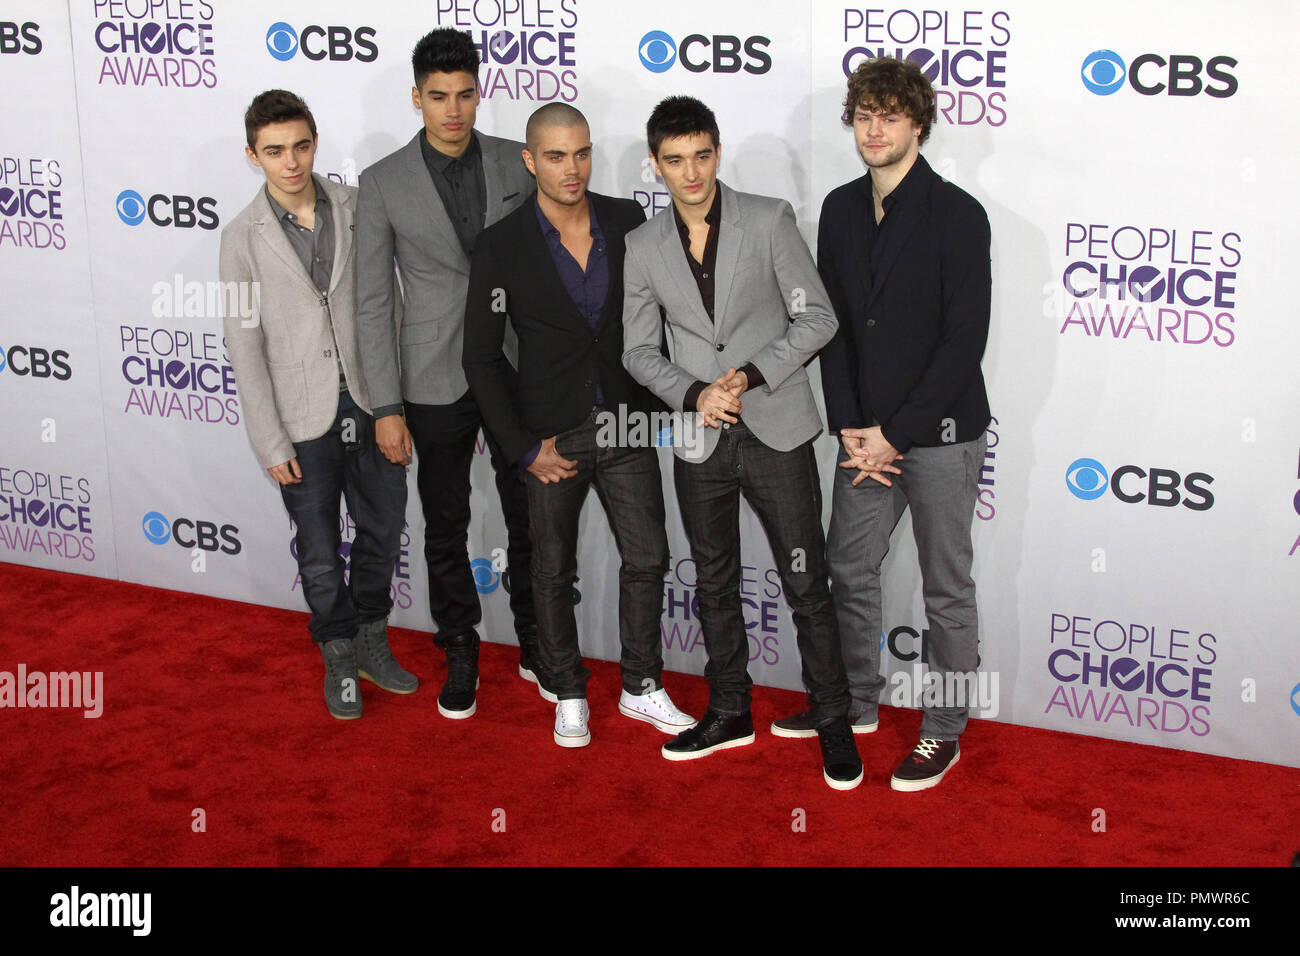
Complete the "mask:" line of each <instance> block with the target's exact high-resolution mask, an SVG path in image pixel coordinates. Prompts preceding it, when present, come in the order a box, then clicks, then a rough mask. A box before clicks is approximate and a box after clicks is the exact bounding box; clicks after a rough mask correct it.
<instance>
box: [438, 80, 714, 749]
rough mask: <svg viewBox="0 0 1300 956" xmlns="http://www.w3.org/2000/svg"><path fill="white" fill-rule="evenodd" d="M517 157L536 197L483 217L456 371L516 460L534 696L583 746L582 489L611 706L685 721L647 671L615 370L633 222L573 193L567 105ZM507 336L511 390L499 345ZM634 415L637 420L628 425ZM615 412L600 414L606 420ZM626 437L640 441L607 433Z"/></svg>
mask: <svg viewBox="0 0 1300 956" xmlns="http://www.w3.org/2000/svg"><path fill="white" fill-rule="evenodd" d="M523 158H524V162H525V164H526V165H527V166H528V169H529V171H530V172H531V173H533V174H534V175H535V176H536V177H537V195H536V197H535V199H534V200H531V201H527V202H525V203H524V204H523V205H522V206H520V207H519V209H518V210H516V211H515V212H513V213H512V214H511V215H509V216H507V217H506V218H504V219H502V220H501V221H500V222H499V223H497V224H496V225H494V226H492V227H490V228H488V229H486V230H484V232H483V233H482V235H481V236H479V239H478V243H477V245H476V246H475V248H474V257H473V262H472V264H471V267H470V277H469V295H468V299H467V304H466V310H465V346H464V368H465V376H466V378H467V379H468V380H469V385H470V389H471V390H472V391H473V393H474V399H475V401H476V402H477V403H478V406H479V408H480V409H481V410H482V413H483V419H484V421H485V422H486V424H487V427H488V430H489V431H491V432H492V434H493V436H494V437H495V438H496V440H497V441H498V442H499V443H500V445H501V448H502V450H503V451H504V453H505V457H506V459H507V460H508V461H511V462H517V463H518V464H519V466H520V467H521V468H523V469H526V475H525V479H524V480H525V483H526V485H527V488H528V509H529V523H530V530H531V534H532V540H533V555H532V581H533V597H534V600H535V602H536V605H537V625H538V627H537V631H538V646H539V651H540V658H541V665H542V670H543V672H544V673H543V674H539V675H538V678H539V687H540V688H541V689H542V692H543V696H544V697H548V699H551V700H554V701H555V702H556V716H555V732H554V739H555V742H556V743H557V744H559V745H560V746H561V747H583V746H586V745H587V744H588V743H590V741H591V735H590V732H589V731H588V729H587V721H588V715H589V710H588V707H587V699H586V698H587V689H586V684H587V678H588V677H589V676H590V672H589V671H588V670H587V669H586V668H585V667H583V665H582V653H581V651H580V650H579V647H578V628H577V621H576V618H575V616H574V611H573V598H572V595H573V583H574V581H575V580H576V578H577V562H578V553H577V552H578V518H579V516H580V514H581V512H582V506H583V503H584V502H585V500H586V498H587V492H588V490H589V489H590V488H591V487H592V485H594V486H595V488H596V494H597V495H598V496H599V498H600V501H601V504H602V505H603V506H604V508H605V513H606V515H607V517H608V518H609V525H610V528H611V530H612V531H613V532H614V537H615V540H616V541H617V543H618V549H619V556H620V557H621V559H622V566H621V568H620V569H619V639H620V642H621V644H622V657H621V665H622V671H623V694H622V697H621V698H620V700H619V710H620V711H621V712H622V713H624V714H626V715H627V716H629V717H633V718H636V719H638V720H644V721H646V722H647V723H650V724H652V725H654V726H655V727H656V728H657V729H659V730H661V731H663V732H664V733H668V734H674V735H675V734H678V733H680V732H682V731H684V730H687V729H689V728H690V727H693V726H694V725H695V721H694V720H693V719H692V718H690V717H688V716H687V715H686V714H684V713H682V712H681V711H680V710H678V709H677V707H676V706H675V705H674V704H673V702H672V700H671V699H670V698H669V696H668V693H667V691H665V690H664V688H663V685H662V683H661V682H660V674H661V672H662V670H663V642H662V640H661V638H660V633H659V615H660V610H661V607H662V604H663V579H664V575H665V574H666V573H667V570H668V539H667V536H666V534H665V531H664V500H663V486H662V483H661V480H660V475H659V458H658V453H657V451H656V449H655V447H654V442H655V430H654V429H652V428H651V427H649V424H650V422H651V421H662V420H663V417H665V416H662V415H659V414H656V415H655V416H654V417H653V419H652V417H651V413H652V412H655V413H657V412H659V409H661V408H662V406H659V407H656V404H655V401H654V398H653V397H652V396H651V395H650V394H649V393H648V392H647V391H646V390H645V389H644V388H642V387H641V386H639V385H637V384H636V383H635V382H634V381H633V380H632V378H631V376H629V375H628V374H627V372H626V371H624V369H623V364H622V356H623V322H622V316H623V248H624V246H623V239H624V236H625V235H626V234H627V233H628V232H630V231H631V230H633V229H635V228H636V227H637V226H639V225H641V223H642V222H644V221H645V216H644V214H643V213H642V212H641V207H640V206H639V205H638V204H637V203H635V202H633V201H631V200H628V199H611V198H608V197H606V196H599V195H596V194H595V193H588V192H587V181H588V179H590V177H591V133H590V130H589V128H588V125H587V121H586V119H585V118H584V117H583V115H582V113H580V112H579V111H578V110H576V109H574V108H573V107H572V106H569V105H568V104H565V103H559V102H556V103H548V104H547V105H545V106H543V107H541V108H540V109H538V110H537V111H536V112H535V113H534V114H533V115H532V117H530V118H529V121H528V129H527V148H526V149H525V150H524V152H523ZM507 320H509V322H510V325H511V327H512V328H513V330H514V332H515V335H516V336H517V338H518V344H519V361H518V388H517V392H516V390H515V388H514V387H513V377H514V376H513V373H512V369H511V368H510V365H509V363H508V362H507V359H506V356H505V353H504V351H503V346H504V340H505V327H506V321H507ZM638 418H640V419H642V422H641V424H642V425H643V426H644V427H641V428H640V429H639V430H638V429H635V428H633V427H631V423H634V422H636V420H637V419H638ZM611 419H612V420H616V421H619V422H627V423H629V427H627V428H626V429H615V428H610V427H607V423H608V422H609V421H610V420H611ZM619 432H622V435H623V436H624V437H625V438H628V439H629V440H633V441H635V439H634V438H632V436H636V435H638V434H639V435H640V436H642V437H643V438H645V439H646V440H645V441H636V442H635V444H636V445H637V446H639V447H629V446H628V445H627V443H626V442H625V443H624V444H619V440H618V439H617V437H616V440H615V441H614V442H611V441H610V438H611V436H617V434H618V433H619Z"/></svg>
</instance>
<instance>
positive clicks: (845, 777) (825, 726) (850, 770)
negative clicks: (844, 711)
mask: <svg viewBox="0 0 1300 956" xmlns="http://www.w3.org/2000/svg"><path fill="white" fill-rule="evenodd" d="M817 736H818V738H819V739H820V742H821V745H822V778H823V779H825V781H826V785H827V786H828V787H830V788H831V789H832V790H852V789H853V788H854V787H856V786H857V785H858V784H860V783H861V782H862V758H861V757H859V756H858V745H857V744H856V743H855V742H854V740H853V733H852V731H850V730H849V721H848V718H847V717H832V718H831V719H830V720H828V721H825V722H824V723H822V724H821V725H820V726H819V727H818V728H817Z"/></svg>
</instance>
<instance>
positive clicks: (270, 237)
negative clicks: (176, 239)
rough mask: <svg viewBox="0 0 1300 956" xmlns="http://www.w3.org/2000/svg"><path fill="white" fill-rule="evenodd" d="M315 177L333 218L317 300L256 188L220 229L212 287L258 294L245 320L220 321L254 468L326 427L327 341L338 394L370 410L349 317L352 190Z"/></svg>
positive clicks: (274, 461) (330, 408) (334, 402)
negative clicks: (248, 288) (240, 287)
mask: <svg viewBox="0 0 1300 956" xmlns="http://www.w3.org/2000/svg"><path fill="white" fill-rule="evenodd" d="M315 181H316V188H317V189H318V190H323V191H324V193H325V194H326V195H327V196H328V197H329V200H330V211H331V213H332V214H333V217H334V274H333V275H332V276H330V284H329V290H328V292H327V293H326V294H325V295H323V296H322V295H321V293H320V292H319V291H318V290H317V288H316V283H315V282H313V281H312V279H311V276H310V275H308V274H307V270H306V269H305V268H304V267H303V264H302V260H301V259H299V258H298V255H297V253H295V252H294V250H293V246H291V245H290V244H289V239H288V237H286V236H285V234H284V227H283V226H282V225H281V224H280V222H279V220H278V219H276V217H275V213H274V212H272V210H271V204H270V202H269V201H268V200H267V198H266V188H265V187H262V188H260V189H258V191H257V195H256V196H254V197H253V201H252V202H251V203H249V204H248V205H247V206H246V207H245V208H244V210H243V212H241V213H240V214H239V215H238V216H236V217H235V218H234V219H232V220H231V221H230V222H229V223H227V224H226V227H225V228H224V229H223V230H222V231H221V281H222V282H225V283H230V282H254V283H257V286H256V287H255V288H257V289H258V290H259V292H260V302H259V304H258V305H257V306H255V307H254V309H253V315H251V316H241V315H236V314H226V315H225V316H224V319H223V321H224V324H225V332H226V350H227V352H228V353H229V355H230V364H231V366H232V367H233V368H234V370H235V383H236V387H237V388H238V391H239V403H240V409H241V410H242V412H243V415H244V425H245V427H246V428H247V429H248V437H249V441H250V442H251V443H252V445H253V451H254V452H255V453H256V454H257V459H258V461H260V462H261V463H262V467H264V468H273V467H275V466H276V465H279V464H283V463H284V462H286V461H288V460H289V459H290V458H293V457H294V450H293V443H294V442H302V441H310V440H311V439H313V438H319V437H320V436H321V435H324V434H325V433H326V432H327V431H329V429H330V426H331V425H332V424H333V423H334V419H335V417H336V416H337V414H338V407H339V373H338V365H337V364H336V363H335V358H334V340H335V338H336V337H337V339H338V350H339V361H341V362H342V365H343V375H344V377H345V378H346V379H347V384H348V391H349V392H350V393H351V395H352V398H353V400H354V401H356V403H357V404H358V405H360V406H361V408H362V409H364V410H365V411H367V412H369V411H370V393H369V391H368V390H367V388H366V380H365V377H364V375H363V373H362V370H361V360H360V358H359V356H358V355H357V329H356V324H355V322H354V320H353V313H352V300H353V295H354V286H355V279H356V269H355V256H354V255H353V252H354V250H353V236H354V233H353V224H354V223H355V221H356V194H357V191H356V189H355V187H352V186H344V185H341V184H339V183H335V182H331V181H330V180H328V179H324V178H322V177H320V176H317V177H315ZM226 288H227V289H228V290H229V289H231V287H230V286H227V287H226ZM233 301H248V297H246V296H245V297H243V298H242V300H241V298H239V293H238V292H236V293H235V298H234V299H233ZM254 301H256V300H254ZM331 319H332V320H333V326H334V329H333V332H331V331H330V322H331Z"/></svg>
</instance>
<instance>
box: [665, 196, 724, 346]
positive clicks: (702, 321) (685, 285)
mask: <svg viewBox="0 0 1300 956" xmlns="http://www.w3.org/2000/svg"><path fill="white" fill-rule="evenodd" d="M655 218H656V219H657V220H658V221H659V222H661V223H662V225H660V226H659V242H658V243H656V245H657V246H658V248H659V256H660V258H661V259H662V260H663V266H664V269H665V270H666V271H667V272H668V275H669V276H671V277H672V280H673V282H674V283H675V284H676V285H677V291H678V292H679V293H681V295H682V296H683V297H684V298H685V300H686V302H687V303H688V304H689V305H690V315H691V316H692V317H693V318H694V319H695V321H696V323H697V324H698V325H700V326H702V327H703V328H705V329H708V330H709V335H710V338H712V335H713V323H712V322H711V321H709V313H707V312H705V311H704V302H703V301H701V299H700V287H699V286H697V285H696V284H695V276H693V275H691V268H690V266H688V265H687V264H686V256H687V253H686V252H685V250H683V249H682V237H681V236H680V235H679V234H678V232H677V219H676V217H675V216H674V215H673V211H672V210H671V209H665V210H664V211H663V212H661V213H660V214H659V215H658V216H657V217H655ZM716 313H717V308H716V297H715V308H714V314H716Z"/></svg>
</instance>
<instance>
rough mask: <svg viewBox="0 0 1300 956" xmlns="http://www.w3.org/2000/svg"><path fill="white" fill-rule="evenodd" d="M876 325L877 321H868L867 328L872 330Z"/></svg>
mask: <svg viewBox="0 0 1300 956" xmlns="http://www.w3.org/2000/svg"><path fill="white" fill-rule="evenodd" d="M875 324H876V320H875V319H867V327H868V328H870V327H871V326H873V325H875Z"/></svg>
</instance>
